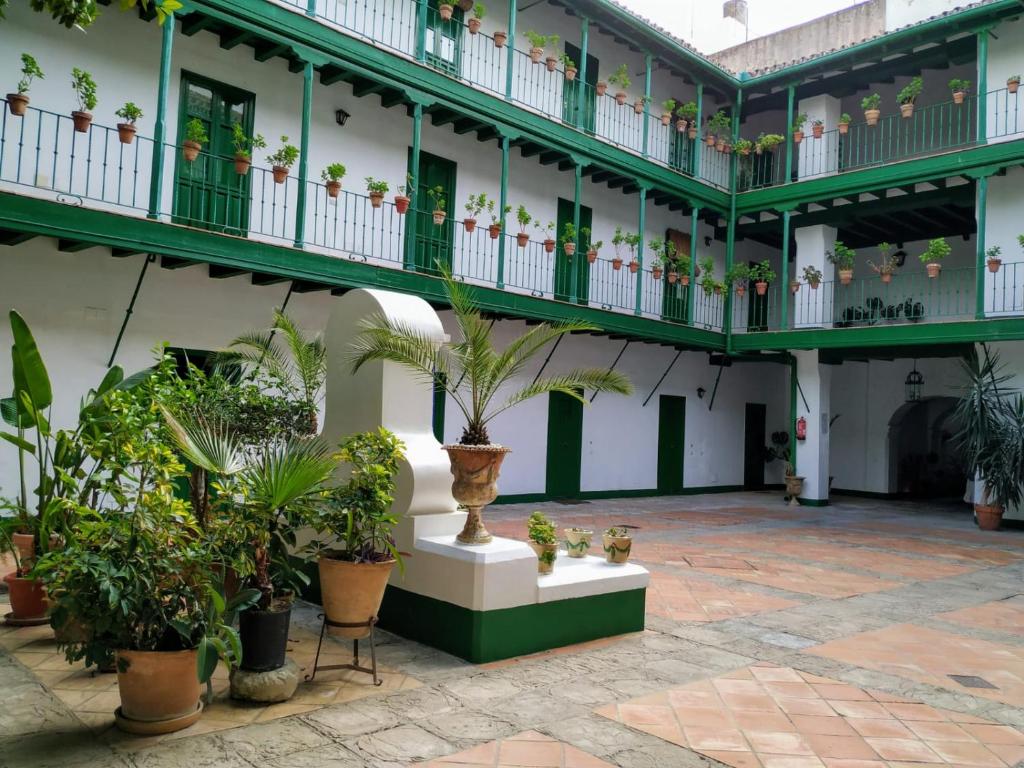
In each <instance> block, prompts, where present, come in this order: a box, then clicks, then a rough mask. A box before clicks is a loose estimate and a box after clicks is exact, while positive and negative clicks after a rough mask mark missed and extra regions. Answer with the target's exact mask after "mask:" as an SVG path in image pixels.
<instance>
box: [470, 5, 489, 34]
mask: <svg viewBox="0 0 1024 768" xmlns="http://www.w3.org/2000/svg"><path fill="white" fill-rule="evenodd" d="M486 15H487V6H486V5H484V4H483V3H475V4H474V5H473V15H472V16H471V17H470V18H469V21H467V22H466V26H467V27H469V34H471V35H475V34H477V33H478V32H479V31H480V24H481V23H482V22H483V20H484V17H485V16H486Z"/></svg>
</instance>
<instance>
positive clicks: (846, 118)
mask: <svg viewBox="0 0 1024 768" xmlns="http://www.w3.org/2000/svg"><path fill="white" fill-rule="evenodd" d="M852 122H853V118H852V117H850V114H849V113H848V112H843V114H842V115H840V116H839V123H838V126H839V133H840V134H841V135H844V136H845V135H846V134H847V133H849V132H850V123H852Z"/></svg>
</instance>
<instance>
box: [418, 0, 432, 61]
mask: <svg viewBox="0 0 1024 768" xmlns="http://www.w3.org/2000/svg"><path fill="white" fill-rule="evenodd" d="M429 11H430V7H429V6H428V5H427V0H416V61H419V62H424V61H426V60H427V13H428V12H429Z"/></svg>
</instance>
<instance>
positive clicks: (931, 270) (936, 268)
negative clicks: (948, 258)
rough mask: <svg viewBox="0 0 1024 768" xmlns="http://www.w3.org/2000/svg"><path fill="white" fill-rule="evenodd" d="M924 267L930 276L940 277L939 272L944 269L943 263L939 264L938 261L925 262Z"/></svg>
mask: <svg viewBox="0 0 1024 768" xmlns="http://www.w3.org/2000/svg"><path fill="white" fill-rule="evenodd" d="M924 268H925V269H926V270H928V277H938V276H939V272H941V271H942V265H941V264H939V263H938V262H937V261H933V262H931V263H929V264H925V265H924Z"/></svg>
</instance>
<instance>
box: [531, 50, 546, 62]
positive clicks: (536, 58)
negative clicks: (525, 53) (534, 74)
mask: <svg viewBox="0 0 1024 768" xmlns="http://www.w3.org/2000/svg"><path fill="white" fill-rule="evenodd" d="M542 56H544V49H543V48H531V49H530V61H532V62H533V63H534V64H540V60H541V57H542Z"/></svg>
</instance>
